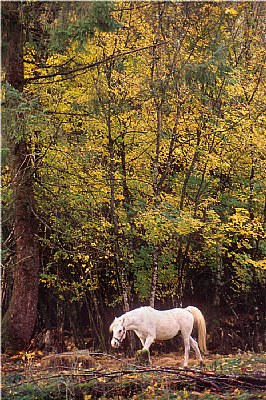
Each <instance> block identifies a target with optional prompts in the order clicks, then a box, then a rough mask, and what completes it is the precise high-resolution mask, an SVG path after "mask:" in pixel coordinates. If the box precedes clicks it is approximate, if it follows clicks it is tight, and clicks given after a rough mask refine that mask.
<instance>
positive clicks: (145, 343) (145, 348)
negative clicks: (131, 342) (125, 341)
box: [142, 336, 155, 351]
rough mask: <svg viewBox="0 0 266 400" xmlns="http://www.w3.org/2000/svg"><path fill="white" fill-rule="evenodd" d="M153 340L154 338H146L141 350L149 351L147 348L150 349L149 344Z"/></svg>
mask: <svg viewBox="0 0 266 400" xmlns="http://www.w3.org/2000/svg"><path fill="white" fill-rule="evenodd" d="M154 339H155V338H154V337H153V336H148V337H147V338H146V339H145V341H144V345H143V348H142V350H148V351H149V348H150V346H151V344H152V343H153V342H154Z"/></svg>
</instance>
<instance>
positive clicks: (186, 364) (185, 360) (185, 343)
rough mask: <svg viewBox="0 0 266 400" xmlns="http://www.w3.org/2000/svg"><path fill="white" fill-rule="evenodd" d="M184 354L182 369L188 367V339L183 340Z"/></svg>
mask: <svg viewBox="0 0 266 400" xmlns="http://www.w3.org/2000/svg"><path fill="white" fill-rule="evenodd" d="M184 346H185V354H184V368H186V367H187V366H188V357H189V351H190V340H189V337H185V338H184Z"/></svg>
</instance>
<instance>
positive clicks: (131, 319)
mask: <svg viewBox="0 0 266 400" xmlns="http://www.w3.org/2000/svg"><path fill="white" fill-rule="evenodd" d="M194 321H195V323H196V325H197V328H198V341H199V346H198V343H197V342H196V341H195V340H194V339H193V338H192V337H191V332H192V329H193V324H194ZM129 330H132V331H134V332H135V333H136V335H137V336H138V337H139V338H140V341H141V343H142V346H143V350H148V351H149V348H150V345H151V344H152V343H153V342H154V340H156V339H157V340H168V339H172V338H173V337H174V336H176V335H177V333H178V332H179V331H181V334H182V337H183V340H184V345H185V356H184V367H187V365H188V357H189V350H190V346H191V347H192V348H193V349H194V350H195V352H196V355H197V358H198V359H199V361H200V363H201V364H202V357H201V354H200V350H199V347H200V349H201V350H202V351H203V352H205V351H206V324H205V319H204V317H203V315H202V313H201V311H200V310H199V309H198V308H197V307H193V306H189V307H187V308H173V309H172V310H166V311H158V310H155V309H154V308H152V307H140V308H136V309H135V310H132V311H129V312H127V313H125V314H123V315H121V317H119V318H115V319H114V321H113V323H112V324H111V326H110V332H113V338H112V340H111V346H112V347H119V346H120V345H121V343H122V341H123V340H124V339H125V337H126V333H127V331H129Z"/></svg>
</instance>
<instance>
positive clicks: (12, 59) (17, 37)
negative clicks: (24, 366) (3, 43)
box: [2, 2, 40, 350]
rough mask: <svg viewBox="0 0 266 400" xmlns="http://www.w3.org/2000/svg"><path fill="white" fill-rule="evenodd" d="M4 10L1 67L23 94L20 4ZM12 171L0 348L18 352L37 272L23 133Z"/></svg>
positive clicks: (29, 329) (28, 324)
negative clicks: (9, 274)
mask: <svg viewBox="0 0 266 400" xmlns="http://www.w3.org/2000/svg"><path fill="white" fill-rule="evenodd" d="M3 9H4V12H5V18H6V20H5V23H6V27H7V32H6V37H7V43H8V52H7V58H6V62H5V65H4V68H5V73H6V81H7V82H8V84H9V85H10V86H12V87H13V88H14V89H16V90H17V91H20V92H22V91H23V83H24V68H23V26H22V23H21V4H20V3H19V2H6V3H5V4H4V6H3ZM19 118H21V116H20V117H19ZM22 118H23V116H22ZM20 122H21V121H20ZM19 125H20V126H21V125H23V124H19ZM22 129H23V128H22ZM18 137H21V132H18ZM12 172H13V196H14V240H15V245H16V264H15V265H16V267H15V271H14V285H13V290H12V296H11V301H10V304H9V307H8V309H7V312H6V314H5V315H4V318H3V323H2V346H3V348H4V349H12V350H20V349H23V348H26V347H28V346H29V343H30V340H31V337H32V334H33V331H34V326H35V321H36V317H37V303H38V281H39V270H40V258H39V242H38V221H37V219H36V216H35V215H36V214H35V211H34V191H33V183H34V182H33V181H34V179H33V172H34V171H33V166H32V160H31V154H30V151H29V148H28V144H27V140H26V139H25V132H24V136H23V138H22V139H19V140H18V141H17V143H15V144H13V163H12Z"/></svg>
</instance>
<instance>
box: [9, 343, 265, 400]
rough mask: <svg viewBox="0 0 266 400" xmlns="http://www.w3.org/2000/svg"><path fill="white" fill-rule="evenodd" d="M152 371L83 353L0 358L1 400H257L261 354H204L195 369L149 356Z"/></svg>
mask: <svg viewBox="0 0 266 400" xmlns="http://www.w3.org/2000/svg"><path fill="white" fill-rule="evenodd" d="M151 359H152V365H151V366H148V367H147V366H140V365H136V360H135V359H129V358H124V357H123V356H122V355H119V356H117V355H111V354H110V355H108V354H104V353H90V352H88V351H87V350H82V351H72V352H66V353H61V354H57V355H56V354H46V355H44V354H43V353H42V352H40V351H32V352H28V353H27V352H20V353H18V354H14V355H5V354H4V355H2V399H6V400H9V399H20V400H35V399H38V400H44V399H57V400H61V399H80V400H81V399H82V400H90V399H102V400H103V399H104V400H107V399H116V400H118V399H119V400H122V399H134V400H142V399H165V400H166V399H168V400H173V399H175V400H181V399H192V400H194V399H195V400H196V399H204V400H214V399H241V400H248V399H262V398H264V399H265V398H266V397H265V391H266V354H265V353H261V354H255V353H242V354H240V353H239V354H229V355H219V354H209V355H207V356H205V357H204V366H203V367H200V366H199V364H198V362H197V360H196V359H195V357H194V354H193V353H192V354H191V358H190V360H189V368H187V369H184V368H182V362H183V355H182V353H181V352H180V353H169V354H156V353H153V352H151Z"/></svg>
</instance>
